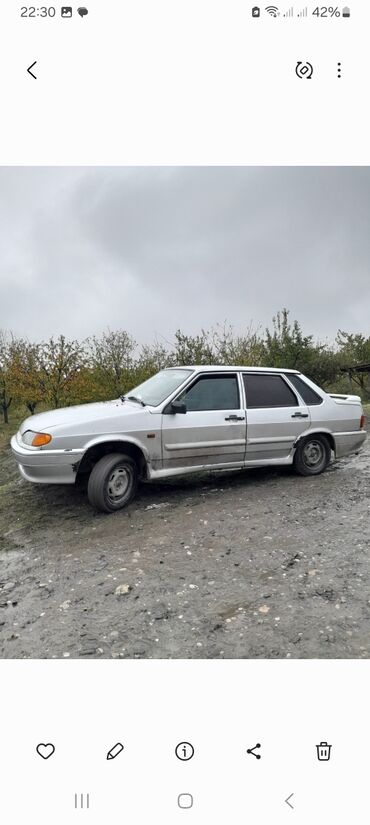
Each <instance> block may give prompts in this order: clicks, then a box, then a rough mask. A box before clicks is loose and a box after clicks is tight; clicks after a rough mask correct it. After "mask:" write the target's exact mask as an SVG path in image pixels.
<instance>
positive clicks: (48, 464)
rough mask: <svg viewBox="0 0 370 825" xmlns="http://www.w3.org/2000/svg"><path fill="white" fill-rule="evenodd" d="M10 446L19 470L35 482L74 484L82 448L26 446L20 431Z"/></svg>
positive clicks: (22, 474)
mask: <svg viewBox="0 0 370 825" xmlns="http://www.w3.org/2000/svg"><path fill="white" fill-rule="evenodd" d="M10 446H11V448H12V453H13V455H14V458H15V460H16V462H17V464H18V469H19V472H20V474H21V476H22V478H25V479H26V481H31V482H33V483H34V484H74V483H75V480H76V471H77V466H78V464H79V462H80V461H81V458H82V455H83V451H82V450H44V449H36V448H33V449H30V448H27V447H25V446H24V445H23V444H22V443H21V440H20V436H19V433H18V434H17V435H14V436H13V438H12V440H11V442H10Z"/></svg>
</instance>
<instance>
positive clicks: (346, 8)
mask: <svg viewBox="0 0 370 825" xmlns="http://www.w3.org/2000/svg"><path fill="white" fill-rule="evenodd" d="M342 14H343V17H351V9H350V8H349V6H344V9H343V11H342Z"/></svg>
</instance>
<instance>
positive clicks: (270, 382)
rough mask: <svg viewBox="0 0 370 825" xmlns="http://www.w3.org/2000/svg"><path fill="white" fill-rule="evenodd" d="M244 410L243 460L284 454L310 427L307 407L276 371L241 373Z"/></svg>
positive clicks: (263, 459) (262, 458) (247, 460)
mask: <svg viewBox="0 0 370 825" xmlns="http://www.w3.org/2000/svg"><path fill="white" fill-rule="evenodd" d="M243 381H244V387H245V395H246V414H247V449H246V462H247V463H248V462H253V461H267V460H269V459H284V458H287V456H288V455H289V453H290V452H291V449H292V447H293V444H294V442H295V440H296V438H297V437H298V436H299V435H301V433H303V432H304V431H305V430H306V429H308V428H309V427H310V413H309V410H308V407H307V406H306V405H305V404H304V403H303V401H302V400H301V399H300V398H299V396H298V395H297V394H296V393H295V391H294V390H293V388H292V387H291V386H290V384H289V383H288V381H287V380H286V378H285V377H284V376H283V375H281V374H279V373H262V372H261V373H249V372H248V373H243Z"/></svg>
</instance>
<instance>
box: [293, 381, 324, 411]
mask: <svg viewBox="0 0 370 825" xmlns="http://www.w3.org/2000/svg"><path fill="white" fill-rule="evenodd" d="M287 377H288V378H289V381H291V383H292V384H294V386H295V388H296V390H298V392H299V394H300V396H301V398H303V401H304V402H305V404H309V405H310V406H312V404H322V402H323V399H322V398H321V395H319V394H318V393H317V392H315V390H313V389H312V387H309V386H308V384H306V382H305V381H303V379H302V378H301V376H300V375H297V374H296V373H289V375H288V376H287Z"/></svg>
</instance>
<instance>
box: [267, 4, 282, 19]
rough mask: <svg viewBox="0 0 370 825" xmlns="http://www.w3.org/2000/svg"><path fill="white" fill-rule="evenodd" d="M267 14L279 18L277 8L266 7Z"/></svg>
mask: <svg viewBox="0 0 370 825" xmlns="http://www.w3.org/2000/svg"><path fill="white" fill-rule="evenodd" d="M265 10H266V11H267V14H270V15H271V17H279V14H280V12H279V9H278V7H277V6H266V9H265Z"/></svg>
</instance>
